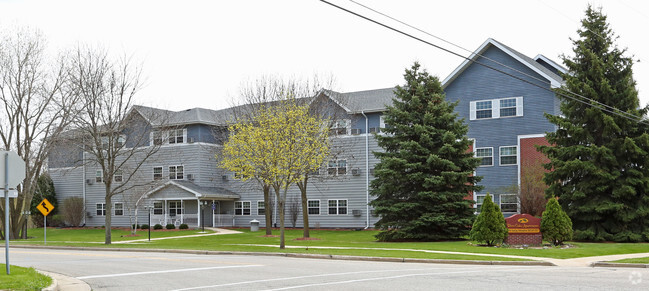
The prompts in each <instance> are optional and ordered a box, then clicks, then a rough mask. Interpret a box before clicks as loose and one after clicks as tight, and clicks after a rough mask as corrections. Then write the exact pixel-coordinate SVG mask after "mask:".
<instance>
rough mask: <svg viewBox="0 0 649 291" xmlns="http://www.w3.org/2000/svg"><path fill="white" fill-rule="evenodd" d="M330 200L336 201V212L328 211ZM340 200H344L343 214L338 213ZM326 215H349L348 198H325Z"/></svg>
mask: <svg viewBox="0 0 649 291" xmlns="http://www.w3.org/2000/svg"><path fill="white" fill-rule="evenodd" d="M330 201H336V213H335V214H331V213H329V208H331V207H330V206H329V202H330ZM340 201H345V210H346V211H345V212H346V213H344V214H340ZM327 215H349V200H347V199H328V200H327Z"/></svg>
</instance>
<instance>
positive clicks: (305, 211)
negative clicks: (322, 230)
mask: <svg viewBox="0 0 649 291" xmlns="http://www.w3.org/2000/svg"><path fill="white" fill-rule="evenodd" d="M308 180H309V177H308V176H305V177H304V180H303V181H302V182H298V183H297V187H298V188H300V194H301V198H302V224H303V225H304V226H303V230H302V237H305V238H308V237H310V234H309V206H308V200H307V198H306V186H307V182H308Z"/></svg>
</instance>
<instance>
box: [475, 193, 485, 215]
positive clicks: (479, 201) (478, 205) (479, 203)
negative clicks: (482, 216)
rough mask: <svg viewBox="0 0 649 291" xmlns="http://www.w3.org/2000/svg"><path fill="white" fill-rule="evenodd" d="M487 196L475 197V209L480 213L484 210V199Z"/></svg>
mask: <svg viewBox="0 0 649 291" xmlns="http://www.w3.org/2000/svg"><path fill="white" fill-rule="evenodd" d="M486 196H487V195H477V196H476V197H475V200H476V204H475V208H476V209H477V211H478V212H480V209H481V208H482V203H483V202H484V198H485V197H486Z"/></svg>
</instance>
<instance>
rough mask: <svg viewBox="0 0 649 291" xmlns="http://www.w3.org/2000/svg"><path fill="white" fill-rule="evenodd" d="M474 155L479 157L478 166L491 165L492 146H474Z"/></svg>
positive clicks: (492, 157)
mask: <svg viewBox="0 0 649 291" xmlns="http://www.w3.org/2000/svg"><path fill="white" fill-rule="evenodd" d="M475 156H476V157H477V158H480V159H481V160H480V166H493V164H494V153H493V148H476V149H475Z"/></svg>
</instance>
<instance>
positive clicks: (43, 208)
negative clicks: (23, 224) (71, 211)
mask: <svg viewBox="0 0 649 291" xmlns="http://www.w3.org/2000/svg"><path fill="white" fill-rule="evenodd" d="M36 209H38V210H39V211H40V212H41V213H42V214H43V222H44V223H43V244H44V245H46V244H47V215H48V214H50V212H52V210H54V205H52V203H50V201H48V200H47V199H44V198H43V201H41V203H38V206H36Z"/></svg>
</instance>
